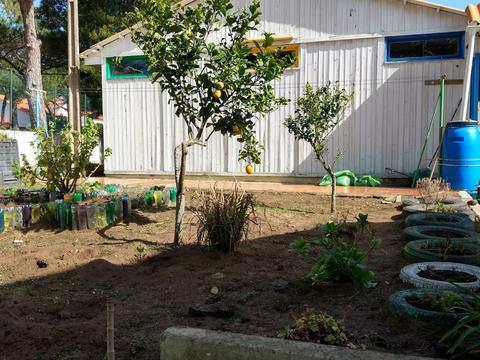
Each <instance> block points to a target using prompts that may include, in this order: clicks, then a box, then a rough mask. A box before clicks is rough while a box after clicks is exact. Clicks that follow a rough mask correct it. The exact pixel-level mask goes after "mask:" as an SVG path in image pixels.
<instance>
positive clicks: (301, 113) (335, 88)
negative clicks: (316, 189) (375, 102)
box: [284, 83, 353, 213]
mask: <svg viewBox="0 0 480 360" xmlns="http://www.w3.org/2000/svg"><path fill="white" fill-rule="evenodd" d="M352 98H353V96H352V95H351V94H348V92H347V91H346V90H345V89H342V88H341V87H340V86H339V84H338V83H337V84H334V85H332V84H330V83H328V84H326V85H323V86H320V87H318V88H317V89H314V88H313V87H312V85H311V84H307V85H306V86H305V93H304V94H303V95H302V96H300V97H299V98H298V100H297V102H296V109H295V113H294V114H293V115H290V116H288V117H287V118H286V119H285V121H284V125H285V126H286V127H287V129H288V131H289V132H290V133H291V134H293V135H294V136H295V138H296V139H297V140H304V141H306V142H307V143H308V144H310V146H311V147H312V149H313V151H314V154H315V156H316V157H317V159H318V161H320V163H321V164H322V166H323V168H324V169H325V171H326V172H327V173H328V175H329V176H330V179H331V181H332V192H331V202H330V211H331V212H332V213H334V212H335V211H336V178H335V172H334V167H335V163H336V162H337V160H338V159H339V158H340V156H341V155H342V153H341V151H340V150H337V154H336V156H335V157H334V160H333V161H330V160H329V159H328V156H327V155H328V142H329V141H330V136H331V135H332V133H333V131H334V130H335V129H336V128H337V126H338V125H339V124H340V123H341V122H342V120H343V115H344V112H345V109H346V108H347V106H348V104H349V103H350V101H351V100H352Z"/></svg>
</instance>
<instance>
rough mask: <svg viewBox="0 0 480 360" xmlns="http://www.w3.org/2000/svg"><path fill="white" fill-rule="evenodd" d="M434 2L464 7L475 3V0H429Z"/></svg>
mask: <svg viewBox="0 0 480 360" xmlns="http://www.w3.org/2000/svg"><path fill="white" fill-rule="evenodd" d="M429 1H431V2H434V3H438V4H442V5H448V6H453V7H456V8H459V9H462V10H463V9H465V8H466V7H467V5H468V4H476V3H477V2H478V1H477V0H429Z"/></svg>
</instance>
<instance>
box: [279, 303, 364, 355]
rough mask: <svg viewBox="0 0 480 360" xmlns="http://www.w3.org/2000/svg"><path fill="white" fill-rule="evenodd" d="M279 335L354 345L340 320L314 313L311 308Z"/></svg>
mask: <svg viewBox="0 0 480 360" xmlns="http://www.w3.org/2000/svg"><path fill="white" fill-rule="evenodd" d="M280 335H281V336H282V337H284V338H285V339H289V340H297V341H308V342H314V343H321V344H327V345H338V346H348V347H352V348H355V347H356V346H355V345H354V344H353V343H352V342H351V341H350V340H349V338H350V336H349V335H348V334H347V333H346V331H345V328H344V326H343V324H342V323H341V322H340V321H337V320H335V318H333V317H332V316H330V315H328V314H326V313H323V312H320V313H318V314H315V313H314V312H313V310H312V309H308V310H306V311H305V312H304V313H303V314H302V315H301V316H300V317H299V318H298V319H297V321H295V324H294V325H293V326H291V327H288V328H287V329H286V330H285V332H284V333H281V334H280Z"/></svg>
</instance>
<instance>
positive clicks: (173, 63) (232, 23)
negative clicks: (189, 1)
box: [126, 0, 292, 164]
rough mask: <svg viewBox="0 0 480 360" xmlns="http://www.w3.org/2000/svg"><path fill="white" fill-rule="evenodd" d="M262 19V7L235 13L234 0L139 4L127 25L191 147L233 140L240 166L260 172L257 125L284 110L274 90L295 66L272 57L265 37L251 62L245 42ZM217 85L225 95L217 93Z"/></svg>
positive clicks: (166, 0) (268, 36) (156, 0)
mask: <svg viewBox="0 0 480 360" xmlns="http://www.w3.org/2000/svg"><path fill="white" fill-rule="evenodd" d="M260 16H261V13H260V4H259V2H258V1H257V0H255V1H253V2H252V3H251V4H250V5H249V6H248V7H247V8H243V9H240V10H233V4H232V3H231V1H230V0H206V1H203V2H200V3H198V4H196V5H192V6H181V4H180V1H178V0H160V1H159V0H141V1H140V3H139V5H138V7H137V9H136V10H135V11H133V12H131V13H129V14H128V15H127V17H126V22H127V25H128V26H130V28H131V30H132V39H133V41H134V42H136V43H137V44H138V45H139V46H140V47H141V48H142V50H143V51H144V53H145V54H146V55H147V57H148V60H149V64H150V71H151V72H152V74H153V77H152V80H153V81H155V82H158V83H159V84H160V86H161V88H162V89H163V90H165V91H167V92H168V94H169V96H170V97H171V99H172V101H173V103H174V105H175V108H176V115H177V116H178V117H179V118H181V119H182V120H183V121H184V122H185V123H186V124H187V127H188V129H189V133H188V136H189V140H197V141H204V140H205V139H209V138H210V135H211V133H212V132H221V133H222V134H226V135H231V136H236V137H237V140H238V141H239V143H241V144H242V148H241V150H240V152H239V159H245V160H247V161H248V162H251V163H256V164H258V163H260V155H261V150H262V147H261V145H260V144H259V143H258V142H257V140H256V138H255V121H254V120H255V118H256V117H258V116H260V115H262V114H265V113H269V112H271V111H273V110H275V109H277V108H278V107H279V106H281V105H284V104H286V103H287V100H286V99H285V98H281V97H277V96H276V95H275V92H274V90H273V87H272V86H271V82H272V81H273V80H276V79H278V78H279V77H280V76H281V74H282V73H283V71H284V70H285V69H286V68H287V67H288V66H290V65H291V61H292V60H291V59H289V58H285V57H279V56H277V55H276V54H275V53H272V52H271V51H267V49H266V47H268V46H270V45H271V44H272V43H273V40H274V39H273V36H272V34H265V39H264V41H263V45H262V46H263V47H260V46H259V49H257V50H258V51H257V52H256V53H255V55H254V57H255V59H256V61H254V62H253V63H252V62H251V61H249V59H248V57H249V56H250V45H249V43H248V42H247V36H248V34H249V32H250V31H252V30H256V28H257V27H258V26H259V24H260ZM137 24H142V26H141V27H139V26H137ZM218 82H222V83H223V84H224V88H222V89H217V88H216V85H215V84H217V83H218ZM234 129H240V130H241V131H240V133H238V131H236V130H235V131H234ZM206 131H208V132H206Z"/></svg>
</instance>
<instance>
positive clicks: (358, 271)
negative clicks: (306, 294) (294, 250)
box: [308, 237, 381, 288]
mask: <svg viewBox="0 0 480 360" xmlns="http://www.w3.org/2000/svg"><path fill="white" fill-rule="evenodd" d="M380 242H381V241H380V240H379V239H376V238H374V239H372V240H371V243H370V248H369V249H368V251H367V252H363V251H361V250H359V249H357V248H356V247H355V245H353V244H351V243H349V242H347V241H345V240H344V239H342V238H338V237H337V238H335V237H334V238H332V237H324V238H323V239H322V240H321V243H322V245H323V246H324V247H325V248H326V249H327V251H328V253H327V254H324V255H320V256H319V257H318V258H317V260H316V264H315V265H314V266H313V268H312V270H311V271H310V273H309V274H308V279H309V280H310V281H311V283H312V285H314V286H319V287H322V286H323V285H324V284H326V283H331V282H351V283H353V284H355V285H357V286H361V287H366V288H368V287H373V286H375V284H374V283H373V282H372V279H373V275H374V274H373V272H372V271H370V270H368V269H367V268H365V267H364V266H363V265H362V263H363V262H364V261H365V260H366V259H367V258H368V256H369V254H370V252H371V251H373V249H375V248H376V247H378V246H379V245H380Z"/></svg>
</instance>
